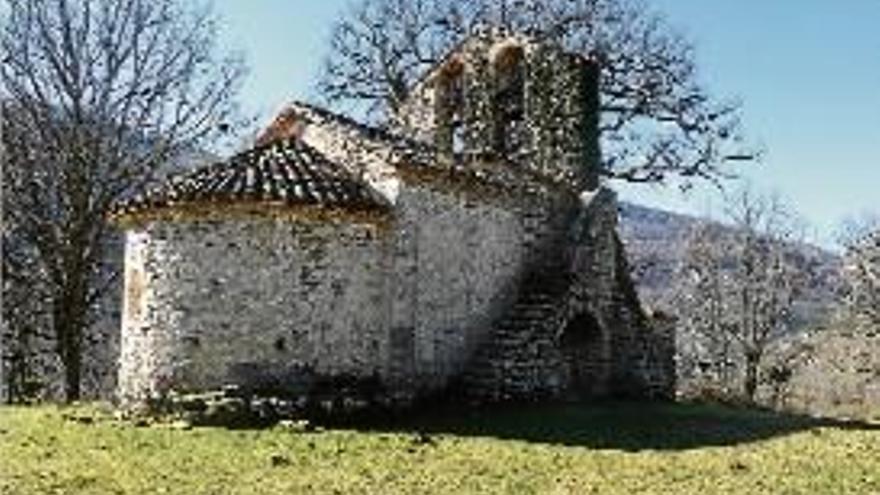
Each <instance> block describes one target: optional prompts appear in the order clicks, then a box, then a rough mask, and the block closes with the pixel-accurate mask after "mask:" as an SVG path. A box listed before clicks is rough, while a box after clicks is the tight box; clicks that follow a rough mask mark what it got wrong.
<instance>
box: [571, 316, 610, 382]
mask: <svg viewBox="0 0 880 495" xmlns="http://www.w3.org/2000/svg"><path fill="white" fill-rule="evenodd" d="M602 336H603V332H602V327H601V325H599V322H598V321H597V320H596V318H595V317H594V316H593V315H592V314H591V313H589V312H583V313H580V314H578V315H577V316H575V317H574V318H572V319H571V320H570V321H569V322H568V325H566V327H565V330H563V332H562V336H561V337H560V345H561V348H562V352H563V355H564V356H565V359H566V361H567V363H568V369H569V377H570V387H569V388H570V391H571V392H572V394H573V395H575V396H577V397H579V398H585V397H594V396H597V395H601V394H603V393H604V392H605V388H606V385H607V384H606V381H607V377H608V367H609V365H610V363H609V356H608V353H607V346H606V344H605V342H603V340H604V339H603V338H602Z"/></svg>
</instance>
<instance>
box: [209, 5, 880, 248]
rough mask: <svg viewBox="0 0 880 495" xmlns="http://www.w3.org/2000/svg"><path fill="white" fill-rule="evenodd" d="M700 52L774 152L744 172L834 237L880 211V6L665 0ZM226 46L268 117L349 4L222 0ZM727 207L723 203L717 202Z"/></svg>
mask: <svg viewBox="0 0 880 495" xmlns="http://www.w3.org/2000/svg"><path fill="white" fill-rule="evenodd" d="M651 3H652V4H653V5H654V6H655V7H656V8H657V10H659V11H660V12H662V13H664V14H665V15H666V16H667V17H668V19H669V21H670V22H671V23H672V24H673V25H674V26H675V27H676V28H678V29H680V30H682V31H683V32H685V33H686V34H687V35H688V36H689V37H690V38H691V39H692V40H693V41H694V43H695V45H696V47H697V58H698V61H699V66H700V71H701V72H700V75H701V79H702V80H703V81H705V83H706V85H707V86H708V87H709V88H710V90H711V91H712V92H713V93H714V94H716V95H717V96H721V97H736V98H739V99H740V100H741V101H742V102H743V117H744V123H745V128H746V131H747V134H748V136H749V137H750V138H751V139H752V140H753V141H755V142H757V143H760V144H761V145H762V146H763V148H764V149H765V150H766V155H765V159H764V163H762V164H759V165H755V166H750V167H749V168H748V169H746V170H743V175H744V176H745V177H747V178H748V180H749V181H750V182H752V183H753V184H754V185H755V186H756V187H758V188H759V189H764V190H768V191H776V192H779V193H780V194H781V195H782V196H783V197H785V198H786V199H787V200H788V201H789V202H790V203H791V204H792V206H793V207H794V208H795V209H796V210H798V211H799V212H800V213H801V214H802V215H803V216H804V217H805V219H806V220H807V221H808V222H809V223H810V225H811V226H812V230H813V231H814V232H815V234H814V236H815V238H814V240H815V241H817V242H820V243H822V244H826V245H828V244H830V243H831V241H832V238H833V232H834V229H835V227H836V225H837V223H838V222H839V221H840V220H841V219H842V218H843V217H844V216H846V215H850V214H857V213H859V212H860V211H864V210H873V211H877V212H880V28H878V23H880V1H878V0H847V1H846V2H831V1H828V0H777V1H773V2H771V1H766V0H740V1H736V2H733V1H720V0H716V1H708V0H654V1H653V2H651ZM216 5H217V8H218V11H219V13H220V14H221V16H222V17H223V19H224V32H223V40H224V43H225V44H227V45H229V46H230V47H234V48H239V49H242V50H243V51H244V52H245V54H246V56H247V57H248V61H249V65H250V67H251V74H250V77H249V80H248V82H247V84H246V86H245V89H244V94H243V97H244V103H245V105H246V106H247V108H248V109H249V110H251V111H254V112H258V113H259V114H260V116H261V118H262V119H263V120H266V119H268V118H269V117H270V116H271V115H272V114H273V113H274V112H275V111H276V110H277V109H278V108H279V107H280V106H281V105H283V104H284V102H286V101H289V100H291V99H309V98H310V97H312V96H314V94H313V91H312V89H311V88H312V84H313V81H314V78H315V76H316V74H317V71H318V69H319V67H320V63H321V58H322V56H323V54H324V53H325V47H326V44H327V39H328V37H329V34H330V28H331V25H332V22H333V20H334V19H335V18H336V16H338V15H339V13H340V12H342V11H343V10H344V9H345V8H346V5H348V1H346V0H322V1H311V0H309V1H301V0H296V1H293V0H218V1H217V4H216ZM620 189H621V195H622V196H623V197H624V198H626V199H629V200H633V201H638V202H642V203H647V204H650V205H654V206H661V207H665V208H667V209H673V210H677V211H684V212H691V213H697V214H699V213H704V212H705V211H706V210H707V209H712V206H711V205H712V204H713V203H714V204H717V200H714V199H711V196H712V194H711V193H710V192H708V188H705V189H706V190H704V191H698V192H696V193H691V194H689V195H688V196H683V195H682V194H681V193H679V192H677V191H676V190H675V189H668V188H667V189H662V188H656V187H646V186H638V187H624V188H620ZM716 209H717V208H716Z"/></svg>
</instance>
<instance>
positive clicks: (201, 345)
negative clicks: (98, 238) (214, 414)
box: [120, 218, 389, 401]
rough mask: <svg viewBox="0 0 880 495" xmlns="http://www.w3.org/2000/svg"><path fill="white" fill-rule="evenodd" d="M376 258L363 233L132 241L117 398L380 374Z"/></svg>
mask: <svg viewBox="0 0 880 495" xmlns="http://www.w3.org/2000/svg"><path fill="white" fill-rule="evenodd" d="M384 250H385V240H384V238H383V237H382V232H381V230H378V229H377V228H376V227H374V226H371V225H357V224H353V225H349V224H334V223H323V224H322V223H307V222H303V223H291V222H287V221H282V220H273V219H271V218H266V219H256V218H255V219H235V220H232V219H231V220H222V221H217V220H212V221H191V222H186V221H185V222H179V223H172V222H154V223H150V224H148V225H146V226H144V227H142V228H138V229H134V230H130V231H129V232H128V239H127V246H126V273H125V304H124V314H123V330H122V358H121V367H120V395H121V398H122V399H123V401H128V400H131V399H143V398H145V397H146V396H147V395H149V394H157V393H162V392H164V391H167V390H168V389H172V388H173V389H187V388H195V389H210V388H216V387H219V386H221V385H224V384H227V383H235V382H237V381H240V380H248V379H250V378H253V376H254V375H266V374H268V375H273V374H282V375H283V374H284V373H285V372H286V371H287V370H288V369H289V368H290V367H291V366H294V365H296V364H307V365H312V366H313V367H314V368H315V370H316V371H318V372H322V373H355V374H359V375H367V376H368V375H372V374H378V375H381V374H384V373H385V372H386V371H387V370H386V369H385V368H384V364H385V363H387V362H388V359H387V353H388V340H387V333H386V332H385V328H386V327H387V323H388V314H389V308H388V306H387V305H386V304H385V299H384V293H385V287H386V280H385V273H386V269H385V264H386V262H387V261H386V258H385V255H384ZM249 377H250V378H249Z"/></svg>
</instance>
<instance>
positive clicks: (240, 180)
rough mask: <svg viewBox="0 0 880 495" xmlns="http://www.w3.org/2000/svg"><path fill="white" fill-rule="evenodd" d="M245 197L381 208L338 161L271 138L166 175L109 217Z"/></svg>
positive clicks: (298, 143) (295, 142)
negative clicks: (223, 158) (229, 155)
mask: <svg viewBox="0 0 880 495" xmlns="http://www.w3.org/2000/svg"><path fill="white" fill-rule="evenodd" d="M236 201H249V202H254V201H256V202H261V201H265V202H267V203H273V204H286V205H317V206H323V207H328V208H348V209H358V210H369V209H382V208H385V207H386V206H385V203H384V201H383V199H381V197H380V196H379V195H378V194H376V193H374V192H373V191H372V190H370V189H369V188H368V186H366V185H365V184H364V183H363V182H362V181H359V180H358V179H356V178H355V177H354V176H353V175H352V174H351V173H350V172H348V171H347V170H346V169H344V168H343V167H342V166H341V165H339V164H337V163H334V162H332V161H330V160H328V159H327V158H326V157H325V156H324V155H322V154H321V153H319V152H318V151H317V150H315V149H314V148H312V147H310V146H308V145H307V144H305V143H303V142H301V141H299V140H296V139H284V140H279V141H274V142H272V143H269V144H266V145H264V146H258V147H256V148H253V149H251V150H248V151H245V152H243V153H240V154H238V155H235V156H234V157H232V158H231V159H229V160H226V161H223V162H218V163H215V164H212V165H207V166H204V167H200V168H197V169H194V170H192V171H189V172H185V173H182V174H179V175H175V176H172V177H171V178H169V179H168V180H167V181H165V182H164V183H161V184H159V185H158V186H156V187H152V188H150V189H148V190H147V191H145V192H144V193H143V194H139V195H136V196H134V197H132V198H129V199H126V200H123V201H121V202H119V203H118V204H117V205H116V206H115V207H114V208H113V215H114V216H120V215H125V214H129V213H135V212H139V211H144V210H150V209H155V208H163V207H169V206H177V205H181V204H190V203H229V202H236Z"/></svg>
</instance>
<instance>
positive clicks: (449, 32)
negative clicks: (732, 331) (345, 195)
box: [318, 0, 757, 184]
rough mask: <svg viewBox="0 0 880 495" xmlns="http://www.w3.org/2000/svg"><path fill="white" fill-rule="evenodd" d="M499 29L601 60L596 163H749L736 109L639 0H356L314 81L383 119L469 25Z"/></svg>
mask: <svg viewBox="0 0 880 495" xmlns="http://www.w3.org/2000/svg"><path fill="white" fill-rule="evenodd" d="M481 25H495V26H503V27H506V28H509V29H511V30H515V31H518V32H525V33H530V34H531V35H533V36H535V37H537V38H539V39H545V40H552V41H554V42H557V43H560V44H561V45H562V46H564V47H566V48H567V49H569V50H572V51H574V52H577V53H582V54H584V55H587V56H590V57H592V58H595V59H598V60H600V61H601V66H602V75H601V94H602V103H601V111H602V123H601V133H602V138H603V140H602V141H603V147H604V150H603V151H604V152H603V162H604V163H603V165H604V166H603V170H604V174H605V175H606V176H608V177H611V178H616V179H622V180H626V181H630V182H662V181H664V180H666V179H668V178H671V177H677V178H679V179H683V181H684V182H683V183H684V184H689V183H690V181H691V180H692V179H694V178H703V179H710V180H713V181H718V180H720V179H722V178H726V177H729V176H730V175H731V173H730V167H729V165H730V164H731V163H732V162H737V161H748V160H753V159H755V158H756V157H757V153H755V152H754V150H752V149H750V148H749V147H748V146H746V145H744V144H743V140H742V136H741V130H740V121H739V116H738V115H739V105H738V104H737V103H735V102H731V101H720V100H717V99H715V98H713V97H712V96H711V95H710V94H709V92H708V91H707V90H706V88H705V87H703V85H701V84H700V83H699V81H698V80H697V70H696V64H695V61H694V51H693V47H692V46H691V44H690V43H689V42H688V41H687V40H686V39H685V38H684V37H683V36H682V35H680V34H679V33H678V32H676V31H675V30H674V29H672V28H671V27H670V26H669V24H668V23H667V22H665V20H664V19H663V17H661V16H660V15H658V14H656V13H654V12H652V11H650V10H649V9H648V7H647V6H646V5H645V3H644V2H643V1H641V0H578V1H572V0H521V1H508V0H363V1H361V2H360V3H359V4H357V6H356V7H355V8H354V9H353V10H352V11H350V12H349V13H348V14H347V15H346V16H344V17H343V18H342V19H340V20H339V21H338V22H337V24H336V26H335V28H334V31H333V36H332V39H331V44H330V51H329V55H328V56H327V58H326V60H325V64H324V71H323V73H322V75H321V77H320V78H319V81H318V88H319V90H320V91H321V92H322V94H323V95H325V97H326V98H327V99H328V101H329V102H330V103H331V104H337V105H353V106H355V108H362V109H363V108H366V110H367V113H368V115H369V116H370V117H371V118H372V119H374V120H377V121H380V122H381V121H382V120H383V119H385V118H387V117H388V116H389V114H393V112H394V111H395V110H396V109H398V108H399V107H400V105H401V104H402V102H404V101H405V100H406V98H407V96H408V91H409V89H410V88H411V87H412V84H413V83H414V82H415V81H416V80H417V79H418V78H419V77H420V76H421V75H422V74H423V73H424V72H425V71H426V70H427V69H428V68H429V67H431V66H432V65H433V64H435V63H437V62H438V61H439V60H440V58H441V57H442V56H444V54H445V53H447V52H448V51H449V50H450V49H452V48H453V47H454V46H455V45H456V44H457V43H459V42H460V41H461V40H463V39H464V38H465V37H466V36H467V35H468V33H470V32H472V31H473V30H474V29H475V27H477V26H481Z"/></svg>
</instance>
